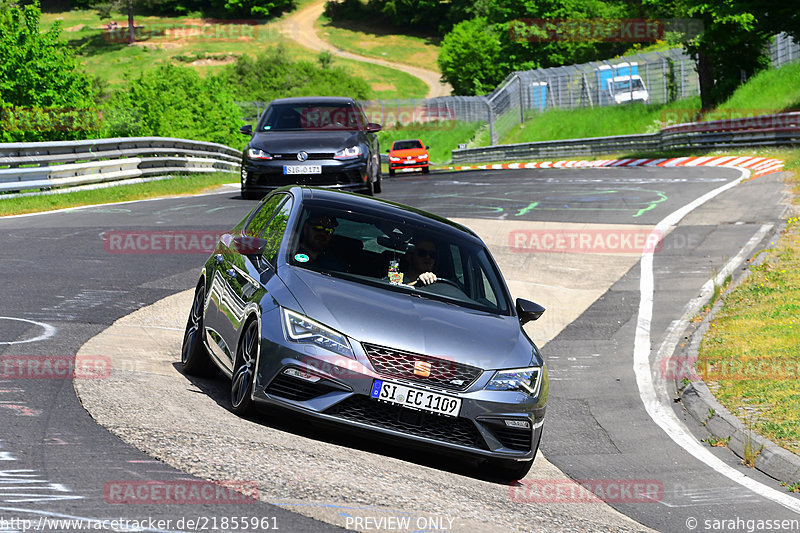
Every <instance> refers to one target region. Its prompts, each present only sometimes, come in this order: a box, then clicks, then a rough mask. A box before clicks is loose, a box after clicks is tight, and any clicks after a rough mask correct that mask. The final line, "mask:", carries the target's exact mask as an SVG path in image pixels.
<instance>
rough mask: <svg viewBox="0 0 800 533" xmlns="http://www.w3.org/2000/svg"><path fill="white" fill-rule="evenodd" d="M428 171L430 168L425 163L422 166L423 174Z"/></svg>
mask: <svg viewBox="0 0 800 533" xmlns="http://www.w3.org/2000/svg"><path fill="white" fill-rule="evenodd" d="M430 171H431V169H430V168H429V167H428V166H427V165H426V166H424V167H422V173H423V174H428V173H429V172H430Z"/></svg>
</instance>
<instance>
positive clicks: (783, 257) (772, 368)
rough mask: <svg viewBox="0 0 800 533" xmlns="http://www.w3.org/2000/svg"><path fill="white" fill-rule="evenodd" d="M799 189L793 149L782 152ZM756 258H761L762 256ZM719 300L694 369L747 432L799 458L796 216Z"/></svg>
mask: <svg viewBox="0 0 800 533" xmlns="http://www.w3.org/2000/svg"><path fill="white" fill-rule="evenodd" d="M783 156H784V157H783V159H784V160H785V161H786V164H787V165H786V168H787V169H788V170H791V171H792V172H793V176H794V177H793V183H794V186H795V192H797V188H798V180H797V173H798V171H799V170H800V150H792V151H789V150H787V151H786V153H784V154H783ZM762 254H763V255H762ZM759 255H761V259H762V261H761V262H760V263H759V264H758V265H754V266H751V267H750V275H749V276H748V277H747V278H746V279H745V280H744V281H743V282H742V283H741V284H739V285H738V286H737V287H736V288H735V289H734V290H732V291H730V292H729V293H728V294H726V295H725V296H724V303H723V305H722V307H721V309H720V311H719V312H718V313H717V315H716V316H715V317H714V320H713V322H712V325H711V327H710V328H709V331H708V333H707V334H706V336H705V337H704V338H703V340H702V342H701V346H700V356H699V361H698V368H699V369H700V371H701V375H703V376H704V379H705V380H706V381H707V382H708V383H709V386H710V388H711V389H712V390H713V391H714V393H715V395H716V397H717V399H718V400H719V401H720V403H722V404H723V405H724V406H725V407H727V408H728V409H729V410H730V411H731V412H733V413H735V414H737V415H738V416H739V417H740V418H741V419H742V420H743V421H744V422H745V424H746V425H747V426H748V427H749V428H751V429H752V430H753V431H755V432H757V433H759V434H761V435H763V436H765V437H767V438H769V439H770V440H772V441H774V442H776V443H778V444H780V445H781V446H783V447H784V448H786V449H788V450H790V451H792V452H795V453H800V349H798V346H800V217H797V216H794V217H791V218H790V219H789V220H788V221H787V223H786V228H785V229H784V230H783V232H782V235H781V236H780V238H779V239H777V240H776V241H775V242H774V247H771V248H769V249H768V250H766V251H763V252H761V254H759Z"/></svg>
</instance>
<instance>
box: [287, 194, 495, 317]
mask: <svg viewBox="0 0 800 533" xmlns="http://www.w3.org/2000/svg"><path fill="white" fill-rule="evenodd" d="M289 263H290V264H292V265H295V266H297V267H301V268H306V269H310V270H315V271H317V272H322V273H325V274H329V275H331V276H335V277H339V278H345V279H348V280H350V281H354V282H357V283H363V284H369V285H373V286H375V287H377V288H380V289H384V290H387V291H395V292H400V293H405V294H408V295H409V296H417V297H424V298H431V299H436V300H441V301H445V302H447V303H452V304H456V305H460V306H464V307H470V308H473V309H479V310H482V311H487V312H490V313H494V314H503V315H508V314H509V313H510V304H509V301H510V298H509V296H508V294H507V291H506V289H505V285H504V284H503V282H502V280H501V278H500V274H499V272H498V271H497V269H496V266H495V264H494V262H493V261H492V259H491V258H490V255H489V252H488V251H487V250H486V248H485V247H484V246H482V245H481V244H480V243H477V242H476V241H475V240H474V239H472V238H469V237H467V236H466V235H464V236H463V238H462V237H461V236H460V235H459V234H458V232H453V231H447V232H446V234H445V232H444V231H443V230H441V229H438V227H437V225H436V224H432V225H430V226H428V225H416V224H412V223H410V222H409V221H408V220H407V219H404V218H397V219H393V218H387V217H386V216H385V214H383V213H381V214H380V215H378V214H375V215H371V214H364V213H354V212H352V211H338V210H335V209H329V208H325V209H315V208H310V209H309V208H306V210H305V211H304V213H303V214H302V216H301V217H300V219H299V223H298V225H297V226H296V227H295V228H294V231H293V236H292V242H291V243H290V246H289ZM427 272H432V273H433V274H434V275H435V276H436V277H437V281H436V282H434V283H430V284H424V283H423V282H422V280H421V278H420V276H421V275H422V274H423V273H427ZM422 277H423V278H424V277H425V276H422Z"/></svg>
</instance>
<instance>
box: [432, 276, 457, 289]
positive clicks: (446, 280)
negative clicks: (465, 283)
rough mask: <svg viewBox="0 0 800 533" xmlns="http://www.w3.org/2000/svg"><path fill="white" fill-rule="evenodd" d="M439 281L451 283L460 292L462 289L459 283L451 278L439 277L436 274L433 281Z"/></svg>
mask: <svg viewBox="0 0 800 533" xmlns="http://www.w3.org/2000/svg"><path fill="white" fill-rule="evenodd" d="M439 282H442V283H446V284H447V285H452V286H453V287H455V288H456V289H458V290H460V291H462V292H463V290H464V289H462V288H461V285H459V284H458V283H456V282H455V281H453V280H451V279H447V278H440V277H438V276H437V277H436V281H434V282H433V283H439Z"/></svg>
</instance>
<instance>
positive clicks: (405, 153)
mask: <svg viewBox="0 0 800 533" xmlns="http://www.w3.org/2000/svg"><path fill="white" fill-rule="evenodd" d="M428 148H430V147H429V146H425V145H424V144H422V141H420V140H419V139H408V140H404V141H394V142H393V143H392V148H391V149H390V150H386V151H387V152H389V175H390V176H394V173H395V171H396V170H398V169H402V168H421V169H422V172H424V173H426V174H427V173H428V171H429V169H428Z"/></svg>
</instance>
